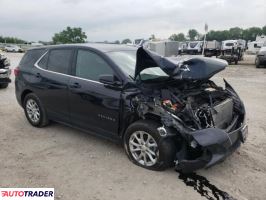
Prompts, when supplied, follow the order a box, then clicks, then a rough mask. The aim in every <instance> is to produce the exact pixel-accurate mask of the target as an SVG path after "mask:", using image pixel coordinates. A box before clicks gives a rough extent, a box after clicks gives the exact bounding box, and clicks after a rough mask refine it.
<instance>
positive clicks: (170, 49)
mask: <svg viewBox="0 0 266 200" xmlns="http://www.w3.org/2000/svg"><path fill="white" fill-rule="evenodd" d="M147 48H148V49H149V50H151V51H153V52H156V53H157V54H159V55H161V56H164V57H170V56H177V55H178V53H179V42H176V41H159V42H148V43H147Z"/></svg>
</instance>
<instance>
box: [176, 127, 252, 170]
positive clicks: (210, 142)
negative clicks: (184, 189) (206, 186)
mask: <svg viewBox="0 0 266 200" xmlns="http://www.w3.org/2000/svg"><path fill="white" fill-rule="evenodd" d="M247 134H248V126H247V125H246V124H244V125H242V126H241V127H239V128H237V129H236V130H234V131H232V132H229V133H226V132H225V131H224V130H222V129H218V128H208V129H202V130H198V131H195V132H193V133H192V138H193V140H194V142H196V144H197V145H198V146H200V148H201V150H202V155H201V156H199V157H198V158H196V159H194V160H193V159H192V160H191V159H190V160H186V158H185V157H184V156H185V155H184V152H178V153H177V160H176V169H177V170H181V171H183V172H187V173H188V172H192V171H195V170H197V169H200V168H208V167H210V166H212V165H214V164H217V163H219V162H221V161H223V160H224V159H225V158H226V157H227V156H229V155H230V154H232V153H233V152H234V151H235V150H236V149H237V148H238V147H239V146H240V145H241V143H243V142H245V140H246V138H247ZM182 154H183V155H182ZM182 156H183V157H184V159H182Z"/></svg>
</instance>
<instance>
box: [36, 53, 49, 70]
mask: <svg viewBox="0 0 266 200" xmlns="http://www.w3.org/2000/svg"><path fill="white" fill-rule="evenodd" d="M48 55H49V54H48V53H46V54H45V55H44V56H43V57H42V59H41V60H40V61H39V62H38V66H39V67H40V68H42V69H47V61H48Z"/></svg>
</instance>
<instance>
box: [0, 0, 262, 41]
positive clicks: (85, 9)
mask: <svg viewBox="0 0 266 200" xmlns="http://www.w3.org/2000/svg"><path fill="white" fill-rule="evenodd" d="M0 8H1V10H0V16H1V17H0V35H2V36H15V37H19V38H21V39H25V40H28V41H39V40H44V41H50V40H51V38H52V36H53V34H54V33H55V32H59V31H61V30H63V29H64V28H65V27H66V26H73V27H81V28H82V29H83V30H84V31H85V32H86V34H87V36H88V40H89V41H103V40H108V41H114V40H122V39H124V38H130V39H134V38H148V37H149V36H150V35H151V34H155V36H156V37H158V38H168V37H169V36H170V35H171V34H172V33H178V32H184V33H187V31H188V29H190V28H195V29H197V30H198V31H200V32H203V29H204V28H203V27H204V24H205V22H207V23H208V25H209V29H214V30H221V29H228V28H230V27H235V26H239V27H242V28H247V27H251V26H259V27H262V26H264V25H266V2H265V0H0Z"/></svg>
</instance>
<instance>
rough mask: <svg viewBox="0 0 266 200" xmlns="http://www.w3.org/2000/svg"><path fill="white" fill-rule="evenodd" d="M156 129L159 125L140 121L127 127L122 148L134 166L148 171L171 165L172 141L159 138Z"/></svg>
mask: <svg viewBox="0 0 266 200" xmlns="http://www.w3.org/2000/svg"><path fill="white" fill-rule="evenodd" d="M158 127H161V125H160V124H159V123H156V122H154V121H150V120H140V121H137V122H135V123H133V124H131V125H130V126H129V127H128V129H127V131H126V133H125V136H124V148H125V150H126V153H127V155H128V157H129V159H130V160H131V161H132V162H133V163H134V164H136V165H138V166H141V167H143V168H146V169H150V170H164V169H165V168H167V167H170V166H172V165H173V161H174V157H175V153H176V147H175V143H174V140H173V139H172V138H164V137H161V136H160V134H159V132H158V130H157V128H158Z"/></svg>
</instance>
